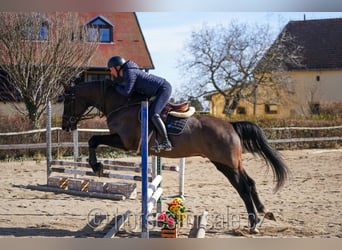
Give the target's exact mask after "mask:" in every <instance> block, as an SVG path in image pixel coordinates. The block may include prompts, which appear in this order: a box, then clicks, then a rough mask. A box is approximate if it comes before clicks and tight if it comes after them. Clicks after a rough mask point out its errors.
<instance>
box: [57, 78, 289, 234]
mask: <svg viewBox="0 0 342 250" xmlns="http://www.w3.org/2000/svg"><path fill="white" fill-rule="evenodd" d="M142 100H143V97H141V96H134V95H133V96H132V97H130V98H127V97H123V96H121V95H120V94H118V93H117V92H116V91H115V90H114V88H113V86H112V84H110V83H108V82H105V81H94V82H85V83H80V84H78V85H76V86H70V87H68V88H66V89H65V92H64V111H63V122H62V128H63V129H64V130H69V129H72V130H73V129H76V127H77V122H78V121H79V120H80V119H81V117H82V115H83V114H84V112H85V111H86V110H87V108H88V107H90V106H93V107H96V108H97V109H99V110H100V111H101V112H103V113H104V115H105V116H106V118H107V125H108V128H109V130H110V134H109V135H95V136H92V137H91V138H90V140H89V164H90V166H91V167H92V168H93V170H94V172H95V173H96V174H101V171H102V169H101V168H102V164H101V163H98V162H97V158H96V151H95V150H96V148H97V146H98V145H100V144H104V145H109V146H112V147H114V148H117V149H121V150H126V151H127V150H130V151H131V150H137V149H138V148H139V141H140V135H141V131H140V129H141V128H140V127H141V126H140V121H139V119H140V117H139V114H140V103H141V101H142ZM154 135H155V133H153V135H152V138H151V140H150V141H152V142H153V141H154V140H155V136H154ZM169 138H170V140H171V142H172V145H173V149H172V151H169V152H165V151H161V152H159V153H157V152H154V151H153V150H152V149H151V146H153V145H149V154H152V155H157V156H162V157H169V158H181V157H189V156H202V157H207V158H208V159H209V160H210V161H211V162H212V163H213V164H214V165H215V166H216V168H217V169H218V170H219V171H220V172H222V173H223V174H224V175H225V176H226V177H227V179H228V180H229V181H230V183H231V184H232V185H233V187H234V188H235V189H236V191H237V192H238V193H239V195H240V197H241V198H242V200H243V202H244V204H245V206H246V209H247V212H248V219H249V223H250V224H249V226H250V229H251V231H256V229H255V227H256V225H257V223H258V222H259V221H260V219H259V218H258V216H257V213H256V211H255V208H256V210H257V211H258V212H259V213H261V214H263V215H264V216H265V218H268V219H274V216H273V214H272V213H271V212H267V210H266V208H265V206H264V205H263V204H262V202H261V201H260V198H259V195H258V193H257V190H256V186H255V182H254V180H253V179H252V178H251V177H250V176H249V175H248V174H247V172H246V170H245V169H244V168H243V165H242V151H243V148H245V150H247V151H248V152H251V153H253V154H258V155H260V156H261V157H263V159H265V161H266V163H267V165H269V166H271V168H272V171H273V174H274V179H275V182H276V186H275V191H278V190H279V189H280V188H281V187H282V186H283V185H284V183H285V181H286V180H287V177H288V174H289V170H288V167H287V166H286V164H285V163H284V161H283V160H282V158H281V157H280V155H279V154H278V152H277V151H276V150H274V149H273V148H272V147H270V145H269V144H268V142H267V139H266V137H265V135H264V133H263V131H262V130H261V129H260V127H258V126H257V125H256V124H254V123H251V122H246V121H243V122H228V121H225V120H223V119H219V118H216V117H212V116H208V115H193V116H191V117H190V118H188V120H187V123H186V126H185V128H184V130H183V132H182V133H181V134H179V135H170V136H169ZM150 144H153V143H150Z"/></svg>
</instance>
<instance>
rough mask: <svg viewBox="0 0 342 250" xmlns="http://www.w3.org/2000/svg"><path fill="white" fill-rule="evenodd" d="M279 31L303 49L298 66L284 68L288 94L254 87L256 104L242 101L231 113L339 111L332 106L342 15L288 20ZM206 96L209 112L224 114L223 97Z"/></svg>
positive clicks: (340, 85)
mask: <svg viewBox="0 0 342 250" xmlns="http://www.w3.org/2000/svg"><path fill="white" fill-rule="evenodd" d="M282 32H288V34H290V35H291V36H292V37H294V38H295V42H296V43H297V44H298V45H300V46H302V48H303V59H304V60H303V62H302V66H296V67H291V66H289V67H288V71H287V74H288V76H289V77H290V78H291V82H292V84H291V94H287V95H285V94H284V95H281V96H280V97H279V95H274V96H272V95H269V94H265V92H264V91H263V90H262V89H258V91H257V93H256V97H255V98H257V99H258V104H257V105H253V103H252V102H250V101H244V100H242V101H240V102H239V104H238V107H237V109H236V111H235V114H241V115H253V113H254V112H255V115H256V116H265V117H272V118H273V117H274V118H280V117H281V118H286V117H290V116H296V115H310V114H317V113H321V112H329V113H331V112H338V113H340V114H342V110H338V111H337V110H336V108H335V107H341V106H342V105H341V104H342V80H341V79H342V18H335V19H318V20H302V21H290V22H289V23H288V24H287V25H286V26H285V27H284V29H283V31H282ZM206 98H207V99H208V100H209V101H210V113H211V114H213V115H215V116H219V117H225V115H224V114H222V110H223V107H224V100H223V96H222V95H220V94H219V93H217V92H213V93H210V94H208V95H207V96H206ZM277 98H278V99H277ZM280 98H282V100H280Z"/></svg>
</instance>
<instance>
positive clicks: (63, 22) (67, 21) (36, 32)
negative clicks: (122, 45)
mask: <svg viewBox="0 0 342 250" xmlns="http://www.w3.org/2000/svg"><path fill="white" fill-rule="evenodd" d="M0 19H1V20H2V21H3V22H1V23H0V34H1V36H0V69H1V70H0V74H2V76H1V78H2V79H6V81H4V80H3V81H0V84H2V88H3V89H6V90H7V92H8V93H11V94H12V95H13V99H14V100H18V99H19V100H20V101H22V102H23V103H24V104H25V108H24V109H23V108H22V106H20V105H19V103H18V102H13V104H14V105H15V107H16V108H17V110H18V111H20V112H21V113H24V114H26V115H28V118H29V120H30V121H31V122H32V124H33V126H34V127H38V126H39V120H40V117H41V116H42V114H43V113H44V111H45V108H46V104H47V101H48V100H49V99H52V98H55V97H56V96H57V95H58V94H60V93H61V90H62V88H63V84H67V83H69V82H70V81H71V79H72V78H73V77H75V76H76V75H77V74H78V73H80V72H82V71H83V70H84V69H85V68H86V67H87V66H88V64H89V62H90V60H91V58H92V56H93V54H94V52H95V50H96V48H97V46H98V45H97V44H98V43H97V39H91V41H88V38H89V35H92V36H95V37H96V36H97V35H96V34H94V33H91V34H88V33H87V29H86V27H84V26H83V24H81V23H80V20H79V19H78V15H77V14H75V13H46V14H42V13H15V12H11V13H5V12H2V13H0ZM92 38H93V37H92Z"/></svg>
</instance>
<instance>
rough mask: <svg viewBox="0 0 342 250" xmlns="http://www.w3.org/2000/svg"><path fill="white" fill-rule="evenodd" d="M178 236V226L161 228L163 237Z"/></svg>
mask: <svg viewBox="0 0 342 250" xmlns="http://www.w3.org/2000/svg"><path fill="white" fill-rule="evenodd" d="M177 236H178V229H177V227H175V228H173V229H169V228H162V229H161V237H162V238H177Z"/></svg>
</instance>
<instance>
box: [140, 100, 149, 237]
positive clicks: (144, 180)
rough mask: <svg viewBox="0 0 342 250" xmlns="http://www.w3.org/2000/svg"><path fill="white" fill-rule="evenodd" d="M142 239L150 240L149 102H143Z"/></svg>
mask: <svg viewBox="0 0 342 250" xmlns="http://www.w3.org/2000/svg"><path fill="white" fill-rule="evenodd" d="M141 165H142V170H141V177H142V181H141V196H142V197H141V204H142V209H141V238H149V231H148V102H147V101H143V102H141Z"/></svg>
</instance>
